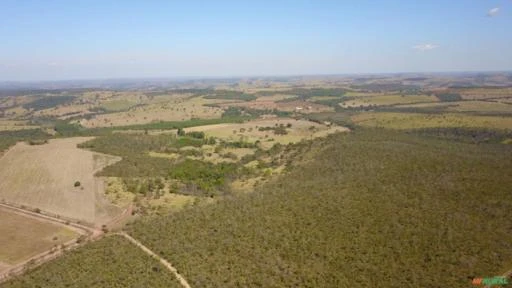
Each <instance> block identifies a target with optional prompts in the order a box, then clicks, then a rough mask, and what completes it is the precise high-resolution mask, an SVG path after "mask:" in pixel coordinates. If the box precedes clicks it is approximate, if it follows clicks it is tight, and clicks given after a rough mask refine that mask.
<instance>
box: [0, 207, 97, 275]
mask: <svg viewBox="0 0 512 288" xmlns="http://www.w3.org/2000/svg"><path fill="white" fill-rule="evenodd" d="M0 207H2V208H6V209H8V210H11V211H12V212H14V213H17V214H22V215H25V216H27V217H31V218H36V219H38V220H40V221H45V222H50V223H52V224H57V225H59V226H64V227H66V228H68V229H71V230H73V231H75V232H77V233H79V234H81V235H86V236H87V238H86V239H87V240H94V239H97V238H99V237H100V236H101V235H102V234H103V231H101V230H99V229H94V228H91V227H87V226H84V225H80V224H77V223H68V222H67V221H65V220H62V219H59V218H55V217H51V216H48V215H43V214H39V213H35V212H32V211H28V210H24V209H21V208H18V207H15V206H11V205H8V204H5V203H0ZM84 242H85V241H84ZM80 245H81V244H80V243H77V239H73V240H70V241H68V242H66V243H64V247H65V248H62V249H58V250H55V249H50V250H47V251H45V252H42V253H40V254H38V255H35V256H33V257H30V258H29V259H27V260H25V261H23V262H21V263H19V264H16V265H14V266H12V267H10V268H9V269H7V270H6V271H3V272H2V273H0V283H1V282H4V281H7V280H8V279H10V278H11V277H13V276H16V275H20V274H22V273H23V272H25V270H26V269H27V266H30V267H31V268H32V267H36V266H39V265H41V264H43V263H45V262H47V261H50V260H52V259H55V258H57V257H58V256H60V255H62V254H63V252H64V251H68V250H72V249H74V248H76V247H78V246H80ZM29 264H30V265H29Z"/></svg>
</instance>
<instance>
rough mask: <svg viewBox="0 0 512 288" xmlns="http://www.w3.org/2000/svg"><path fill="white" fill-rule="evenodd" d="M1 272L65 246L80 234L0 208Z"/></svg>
mask: <svg viewBox="0 0 512 288" xmlns="http://www.w3.org/2000/svg"><path fill="white" fill-rule="evenodd" d="M0 219H2V220H1V221H2V222H1V223H2V225H0V235H1V237H0V272H1V271H2V267H3V269H6V268H9V266H11V265H15V264H18V263H20V262H22V261H24V260H26V259H28V258H30V257H33V256H36V255H38V254H40V253H43V252H45V251H47V250H49V249H51V248H52V247H54V246H57V245H61V244H64V243H66V242H68V241H70V240H72V239H74V238H76V237H77V236H78V235H79V234H78V233H76V232H74V231H73V230H70V229H67V228H65V227H62V226H60V225H57V224H52V223H49V222H47V221H43V220H39V219H36V218H34V217H30V216H25V215H21V214H18V213H16V212H13V211H10V210H8V209H4V208H0Z"/></svg>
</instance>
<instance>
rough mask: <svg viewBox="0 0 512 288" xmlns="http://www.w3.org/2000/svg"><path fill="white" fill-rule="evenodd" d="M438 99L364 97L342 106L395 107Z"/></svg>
mask: <svg viewBox="0 0 512 288" xmlns="http://www.w3.org/2000/svg"><path fill="white" fill-rule="evenodd" d="M436 101H438V99H437V98H436V97H435V96H427V95H403V96H402V95H379V96H363V97H357V98H355V99H351V100H347V101H344V102H342V103H340V105H341V106H342V107H359V106H370V105H377V106H380V105H395V104H404V103H418V102H436Z"/></svg>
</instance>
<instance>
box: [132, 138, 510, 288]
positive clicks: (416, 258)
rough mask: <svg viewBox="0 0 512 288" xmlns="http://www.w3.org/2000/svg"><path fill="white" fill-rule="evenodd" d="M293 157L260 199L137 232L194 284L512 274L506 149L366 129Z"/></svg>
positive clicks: (371, 282) (445, 281) (370, 283)
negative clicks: (292, 162)
mask: <svg viewBox="0 0 512 288" xmlns="http://www.w3.org/2000/svg"><path fill="white" fill-rule="evenodd" d="M295 148H296V149H299V148H300V149H302V151H303V153H301V154H298V157H297V159H296V160H295V161H300V162H301V163H303V164H301V165H294V167H295V168H292V169H291V172H290V173H289V174H285V175H283V176H282V177H281V178H279V179H278V180H277V181H271V182H270V183H268V184H266V185H264V186H262V187H260V188H259V189H258V190H257V191H256V192H255V193H251V194H247V195H243V196H239V197H232V198H227V199H226V200H223V201H221V202H219V203H217V204H216V205H210V206H204V207H193V208H191V209H188V210H185V211H182V212H179V213H177V214H171V215H168V216H165V217H159V218H146V219H143V220H142V221H140V222H138V223H136V224H134V225H133V226H131V227H130V233H131V234H132V235H133V236H135V237H136V238H137V239H139V240H140V241H142V242H143V243H145V244H146V245H148V246H150V247H151V248H152V249H153V250H154V251H157V253H159V254H160V255H162V256H163V257H165V258H166V259H168V260H170V261H171V262H172V263H173V264H174V265H176V266H177V267H178V269H179V270H180V273H182V274H183V275H184V276H185V278H187V280H188V281H189V282H190V283H191V285H192V286H193V287H440V286H444V287H468V285H470V280H469V278H470V277H486V276H492V275H498V274H500V273H502V272H504V271H505V270H508V269H510V268H511V267H512V242H510V239H511V237H512V230H511V229H512V226H511V222H510V211H512V194H510V187H512V161H511V160H510V159H512V147H511V146H509V145H497V144H482V145H474V144H467V143H460V142H455V141H445V140H437V139H430V138H425V137H423V136H417V135H407V134H401V133H398V132H390V131H386V130H361V129H360V130H356V131H354V132H353V133H349V134H337V135H333V136H330V137H329V138H327V139H326V140H323V141H315V142H303V143H301V144H296V145H295ZM307 151H309V152H307ZM301 158H302V159H304V160H303V161H301V160H300V159H301ZM295 163H297V162H295Z"/></svg>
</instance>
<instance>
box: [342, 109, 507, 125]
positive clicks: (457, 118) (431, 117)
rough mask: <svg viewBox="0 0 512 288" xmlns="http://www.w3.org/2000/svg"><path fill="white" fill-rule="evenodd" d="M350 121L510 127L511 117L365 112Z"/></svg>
mask: <svg viewBox="0 0 512 288" xmlns="http://www.w3.org/2000/svg"><path fill="white" fill-rule="evenodd" d="M352 121H353V122H354V123H355V124H357V125H361V126H366V127H384V128H392V129H419V128H432V127H472V128H493V129H511V127H512V117H500V116H472V115H464V114H420V113H395V112H367V113H360V114H357V115H354V116H352Z"/></svg>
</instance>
